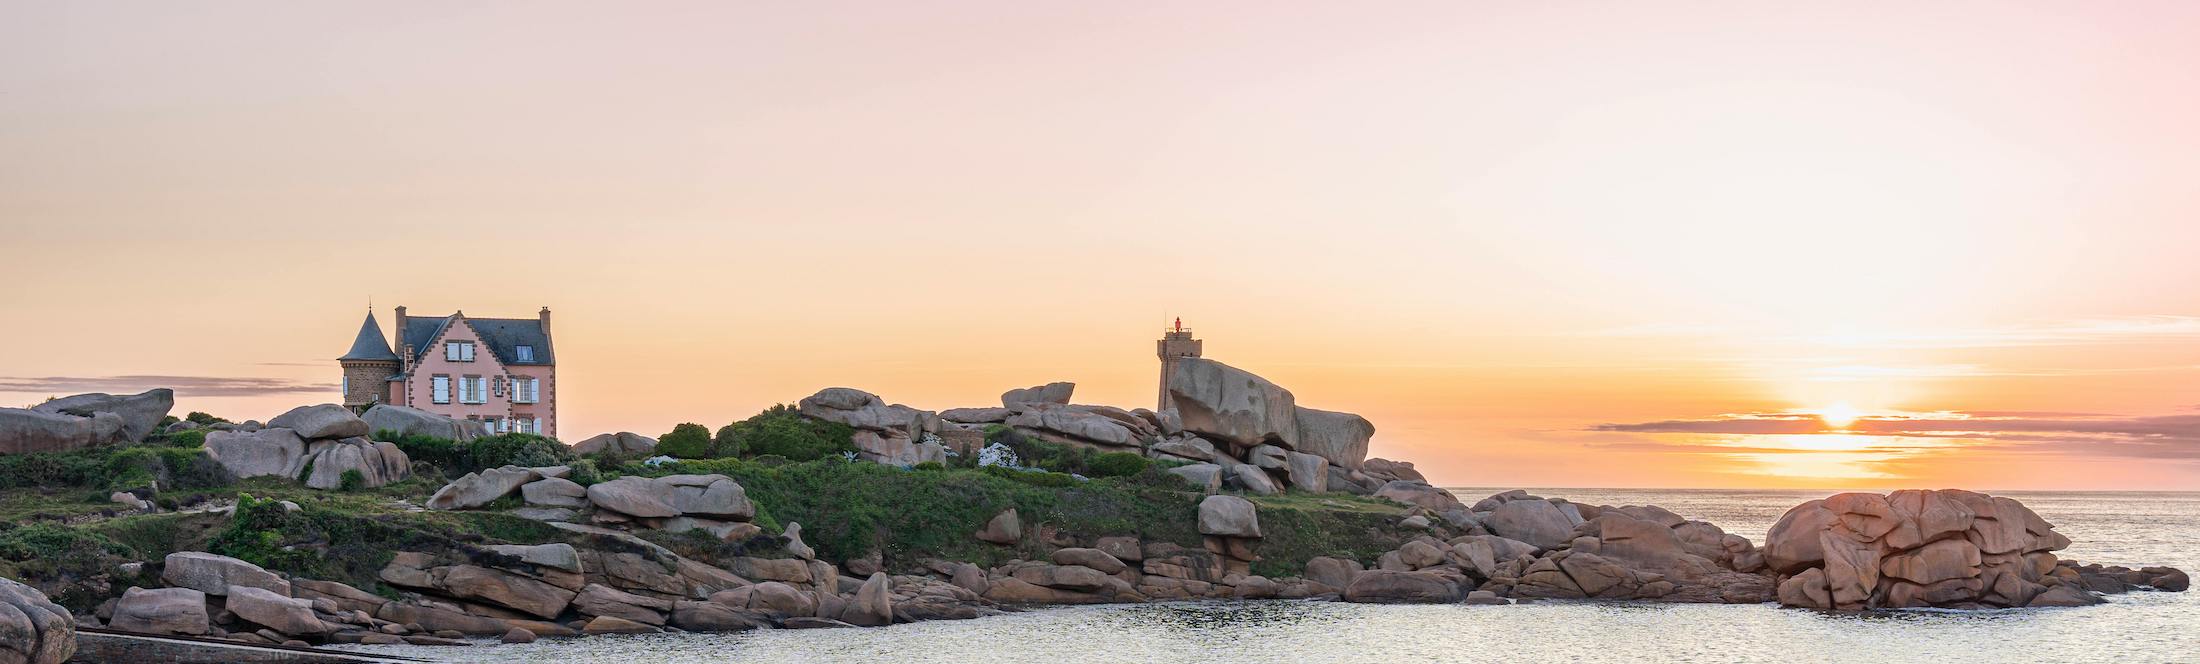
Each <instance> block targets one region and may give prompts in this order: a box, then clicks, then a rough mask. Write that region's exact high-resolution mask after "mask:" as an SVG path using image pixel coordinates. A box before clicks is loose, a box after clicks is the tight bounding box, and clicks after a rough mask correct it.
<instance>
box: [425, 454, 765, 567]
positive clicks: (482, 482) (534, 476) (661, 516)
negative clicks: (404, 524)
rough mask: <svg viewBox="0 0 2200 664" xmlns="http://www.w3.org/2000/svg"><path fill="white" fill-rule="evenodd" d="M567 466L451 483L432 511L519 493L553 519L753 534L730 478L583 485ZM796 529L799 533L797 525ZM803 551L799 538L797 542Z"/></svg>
mask: <svg viewBox="0 0 2200 664" xmlns="http://www.w3.org/2000/svg"><path fill="white" fill-rule="evenodd" d="M571 470H572V469H571V468H570V467H567V466H547V467H542V468H523V467H520V466H504V467H501V468H491V469H489V470H484V471H481V472H478V473H467V474H466V475H465V476H463V477H460V478H458V479H455V480H451V482H450V483H449V484H445V485H443V488H441V489H437V490H436V492H435V495H433V496H430V497H429V498H428V503H427V505H426V507H427V508H428V509H432V510H470V509H480V508H483V507H487V506H488V505H490V504H491V503H494V502H497V501H499V500H502V499H504V498H506V497H509V496H512V495H514V494H517V495H518V496H519V497H520V499H521V500H522V501H523V502H524V504H525V505H526V507H524V508H522V509H519V510H515V513H516V514H519V515H521V516H525V517H529V518H534V519H537V520H541V521H550V522H572V521H576V520H585V521H590V522H593V523H596V524H601V525H604V526H610V527H615V528H642V529H648V530H664V531H669V532H686V531H689V530H703V531H706V532H709V533H710V534H711V535H712V536H715V537H717V538H719V539H722V540H726V541H743V540H747V539H749V538H751V537H755V536H756V535H757V534H759V533H761V532H762V529H760V528H758V527H756V526H754V525H751V524H750V523H749V520H750V519H752V518H754V517H755V516H756V505H755V504H754V503H752V502H750V501H749V497H748V492H747V491H746V490H744V489H742V488H741V484H740V483H739V482H735V481H734V480H733V478H730V477H726V476H724V475H667V476H664V477H655V478H649V477H621V478H618V479H614V480H611V481H608V482H599V483H597V484H594V485H591V486H586V487H583V486H581V485H580V484H579V483H577V482H574V481H572V480H569V479H566V476H567V475H568V474H569V473H570V472H571ZM796 532H799V530H797V531H796ZM791 544H793V545H797V548H799V545H800V541H799V540H795V541H793V542H791Z"/></svg>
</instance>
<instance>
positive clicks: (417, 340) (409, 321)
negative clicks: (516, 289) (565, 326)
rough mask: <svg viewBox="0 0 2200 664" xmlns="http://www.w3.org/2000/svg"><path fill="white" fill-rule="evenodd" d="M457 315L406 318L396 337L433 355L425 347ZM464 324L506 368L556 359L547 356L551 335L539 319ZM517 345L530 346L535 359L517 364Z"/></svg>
mask: <svg viewBox="0 0 2200 664" xmlns="http://www.w3.org/2000/svg"><path fill="white" fill-rule="evenodd" d="M456 316H457V314H452V315H450V316H444V317H442V318H411V317H408V318H406V319H405V329H404V330H403V331H401V332H400V333H399V334H401V335H402V336H403V339H404V341H403V343H404V344H406V345H409V346H412V347H413V352H416V353H423V354H425V353H429V352H435V351H431V350H430V349H429V348H428V344H430V343H433V342H434V341H435V338H436V337H437V336H439V335H441V334H443V328H444V327H446V326H448V325H450V324H451V321H452V320H454V319H455V317H456ZM466 323H467V324H469V325H472V326H473V328H474V332H475V333H478V334H480V335H481V341H482V342H483V344H484V345H487V346H488V347H489V352H490V353H494V354H495V355H496V358H497V361H498V362H503V363H505V364H508V365H510V364H519V365H548V364H557V360H556V358H554V357H552V356H551V354H550V335H548V334H545V333H543V331H542V320H541V319H538V318H473V317H467V319H466ZM520 346H533V347H534V349H535V351H534V354H535V359H534V360H532V361H527V362H521V361H518V359H517V358H518V357H519V355H518V352H517V351H516V350H515V349H516V348H518V347H520Z"/></svg>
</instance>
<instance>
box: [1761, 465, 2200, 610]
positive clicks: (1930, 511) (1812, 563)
mask: <svg viewBox="0 0 2200 664" xmlns="http://www.w3.org/2000/svg"><path fill="white" fill-rule="evenodd" d="M2069 545H2070V539H2069V538H2067V537H2064V536H2063V535H2062V534H2060V533H2057V532H2055V529H2054V526H2053V525H2052V524H2049V523H2048V522H2047V520H2046V519H2042V518H2040V516H2039V515H2038V514H2036V513H2034V512H2033V511H2032V510H2031V509H2028V508H2026V507H2025V506H2024V505H2023V504H2021V503H2018V502H2017V501H2016V500H2013V499H2010V498H2005V497H1995V496H1988V495H1986V494H1981V493H1974V492H1970V491H1960V490H1954V489H1947V490H1940V491H1924V490H1908V491H1896V492H1894V493H1890V494H1886V495H1879V494H1871V493H1843V494H1836V495H1834V496H1831V497H1828V498H1826V499H1824V500H1813V501H1810V502H1807V503H1803V504H1801V505H1798V506H1796V507H1795V508H1794V509H1791V510H1788V512H1787V513H1786V514H1784V515H1782V516H1781V517H1780V520H1779V522H1778V523H1775V524H1774V525H1773V527H1772V531H1771V533H1770V534H1769V535H1768V536H1767V539H1766V543H1765V551H1764V560H1765V561H1766V563H1767V564H1768V565H1770V567H1771V568H1772V570H1773V571H1775V572H1777V573H1779V574H1780V582H1779V593H1778V595H1779V600H1780V602H1781V603H1782V604H1785V605H1788V606H1799V607H1808V608H1816V609H1839V610H1859V609H1872V608H1907V607H1923V606H1936V607H1955V608H1970V607H1981V606H1984V607H2022V606H2070V605H2080V604H2093V603H2099V602H2100V601H2101V600H2100V599H2099V598H2098V597H2096V596H2095V595H2094V592H2093V590H2094V589H2093V588H2092V587H2091V586H2094V585H2096V582H2095V581H2094V578H2098V577H2100V576H2101V574H2100V573H2099V572H2098V571H2094V572H2092V573H2090V574H2089V572H2088V570H2086V569H2085V568H2081V567H2080V566H2078V565H2076V564H2074V563H2071V562H2068V561H2063V560H2059V559H2058V558H2056V556H2055V554H2054V552H2055V551H2059V550H2061V549H2063V548H2064V547H2067V546H2069ZM2099 569H2100V568H2097V567H2096V568H2094V570H2099ZM2151 569H2155V570H2160V572H2159V573H2157V574H2155V575H2153V576H2155V577H2162V578H2164V579H2165V580H2166V579H2168V578H2170V575H2169V573H2171V572H2176V570H2171V569H2169V568H2151ZM2177 574H2178V575H2180V576H2181V574H2182V573H2181V572H2178V573H2177ZM2144 575H2145V573H2143V572H2142V576H2144ZM2089 577H2090V578H2089ZM2149 578H2150V580H2151V577H2149ZM2121 581H2123V579H2113V583H2111V584H2100V585H2102V587H2101V588H2100V589H2101V590H2103V591H2109V592H2120V591H2122V590H2125V589H2126V588H2127V587H2128V586H2127V585H2126V584H2125V583H2121Z"/></svg>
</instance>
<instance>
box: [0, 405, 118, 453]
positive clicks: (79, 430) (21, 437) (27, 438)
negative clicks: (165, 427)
mask: <svg viewBox="0 0 2200 664" xmlns="http://www.w3.org/2000/svg"><path fill="white" fill-rule="evenodd" d="M124 427H125V424H124V422H123V419H122V416H120V415H116V414H114V413H97V414H94V415H93V416H92V417H77V416H75V415H64V414H60V413H41V412H38V411H35V410H30V409H25V408H0V454H23V453H28V452H66V451H69V450H74V449H81V448H85V447H91V446H94V445H111V444H114V443H121V442H126V441H128V440H129V435H128V434H127V433H125V432H124Z"/></svg>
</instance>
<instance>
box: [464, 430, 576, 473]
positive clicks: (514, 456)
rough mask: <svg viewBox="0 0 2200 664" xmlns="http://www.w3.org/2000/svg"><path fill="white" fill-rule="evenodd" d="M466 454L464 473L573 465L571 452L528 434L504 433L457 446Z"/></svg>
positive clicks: (556, 443)
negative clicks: (516, 467) (571, 463)
mask: <svg viewBox="0 0 2200 664" xmlns="http://www.w3.org/2000/svg"><path fill="white" fill-rule="evenodd" d="M460 447H461V449H462V450H463V451H464V453H465V458H464V459H463V466H464V467H465V471H464V472H468V473H471V472H478V471H481V470H485V469H489V468H498V467H502V466H529V467H535V466H558V465H564V464H566V463H570V462H572V461H573V451H572V450H569V449H566V447H565V445H564V444H562V443H559V442H558V441H555V440H551V439H549V438H545V437H542V436H537V435H534V434H530V433H506V434H498V435H494V436H486V437H482V438H475V439H473V440H470V441H467V442H466V443H464V444H463V445H461V446H460Z"/></svg>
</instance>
